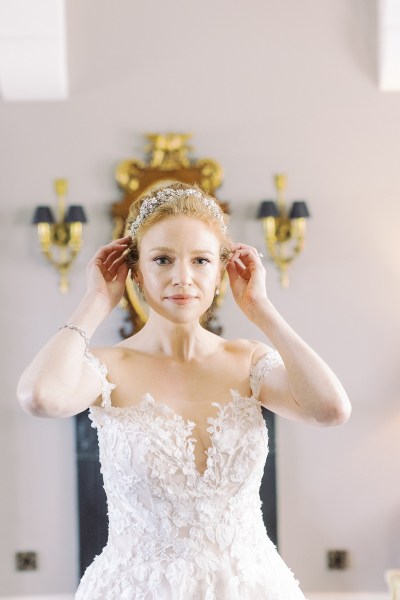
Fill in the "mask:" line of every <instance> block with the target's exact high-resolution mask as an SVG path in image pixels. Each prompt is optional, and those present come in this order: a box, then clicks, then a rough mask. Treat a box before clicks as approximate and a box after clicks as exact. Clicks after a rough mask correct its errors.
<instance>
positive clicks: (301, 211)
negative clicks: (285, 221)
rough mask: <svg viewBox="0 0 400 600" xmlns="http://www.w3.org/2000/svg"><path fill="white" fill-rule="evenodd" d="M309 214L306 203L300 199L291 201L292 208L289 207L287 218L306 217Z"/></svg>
mask: <svg viewBox="0 0 400 600" xmlns="http://www.w3.org/2000/svg"><path fill="white" fill-rule="evenodd" d="M309 216H310V213H309V212H308V208H307V204H306V203H305V202H303V201H302V200H299V201H298V202H293V204H292V208H291V209H290V213H289V219H307V218H308V217H309Z"/></svg>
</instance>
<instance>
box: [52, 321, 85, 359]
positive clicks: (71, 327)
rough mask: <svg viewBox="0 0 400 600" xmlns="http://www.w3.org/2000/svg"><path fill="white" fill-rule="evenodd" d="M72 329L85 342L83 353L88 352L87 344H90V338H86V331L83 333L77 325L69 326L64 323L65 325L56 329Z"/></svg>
mask: <svg viewBox="0 0 400 600" xmlns="http://www.w3.org/2000/svg"><path fill="white" fill-rule="evenodd" d="M65 327H66V328H67V329H73V330H74V331H77V332H78V333H79V335H80V336H81V337H82V338H83V339H84V340H85V352H88V351H89V344H90V338H89V336H88V334H87V333H86V331H84V330H83V329H81V328H80V327H78V326H77V325H70V324H69V323H66V324H65V325H60V326H59V328H58V329H64V328H65Z"/></svg>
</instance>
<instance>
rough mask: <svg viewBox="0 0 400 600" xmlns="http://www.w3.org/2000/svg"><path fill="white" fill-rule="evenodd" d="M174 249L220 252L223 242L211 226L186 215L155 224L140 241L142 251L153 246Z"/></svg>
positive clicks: (167, 218)
mask: <svg viewBox="0 0 400 600" xmlns="http://www.w3.org/2000/svg"><path fill="white" fill-rule="evenodd" d="M154 244H156V245H157V246H168V247H173V248H177V249H178V248H181V247H193V248H208V249H209V250H215V251H218V250H219V248H220V246H221V242H220V239H219V237H218V235H217V234H216V232H215V231H214V229H213V228H212V226H211V225H209V224H208V223H206V222H204V221H202V220H201V219H198V218H196V217H189V216H186V215H179V216H169V217H165V218H164V219H162V220H160V221H158V222H157V223H154V225H152V226H151V227H149V229H148V230H147V231H146V232H145V233H144V234H143V237H142V239H141V241H140V248H141V249H142V250H145V249H150V247H151V246H153V245H154Z"/></svg>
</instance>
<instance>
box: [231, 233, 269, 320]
mask: <svg viewBox="0 0 400 600" xmlns="http://www.w3.org/2000/svg"><path fill="white" fill-rule="evenodd" d="M231 249H232V255H231V257H230V259H229V260H228V263H227V266H226V270H227V273H228V276H229V282H230V286H231V289H232V293H233V297H234V298H235V301H236V303H237V304H238V305H239V307H240V308H241V309H242V310H243V312H244V313H246V312H249V311H253V310H254V308H255V307H256V305H257V303H262V302H263V301H265V300H266V299H267V290H266V286H265V268H264V265H263V264H262V262H261V258H260V254H259V252H258V250H257V249H256V248H253V247H252V246H247V245H246V244H239V243H238V244H231Z"/></svg>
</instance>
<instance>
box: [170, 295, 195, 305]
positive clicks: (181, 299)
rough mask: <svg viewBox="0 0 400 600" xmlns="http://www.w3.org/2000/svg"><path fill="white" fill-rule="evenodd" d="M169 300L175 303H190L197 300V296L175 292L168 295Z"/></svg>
mask: <svg viewBox="0 0 400 600" xmlns="http://www.w3.org/2000/svg"><path fill="white" fill-rule="evenodd" d="M167 300H170V301H171V302H174V304H190V303H191V302H194V301H195V300H196V296H191V295H190V294H174V295H173V296H167Z"/></svg>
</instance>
